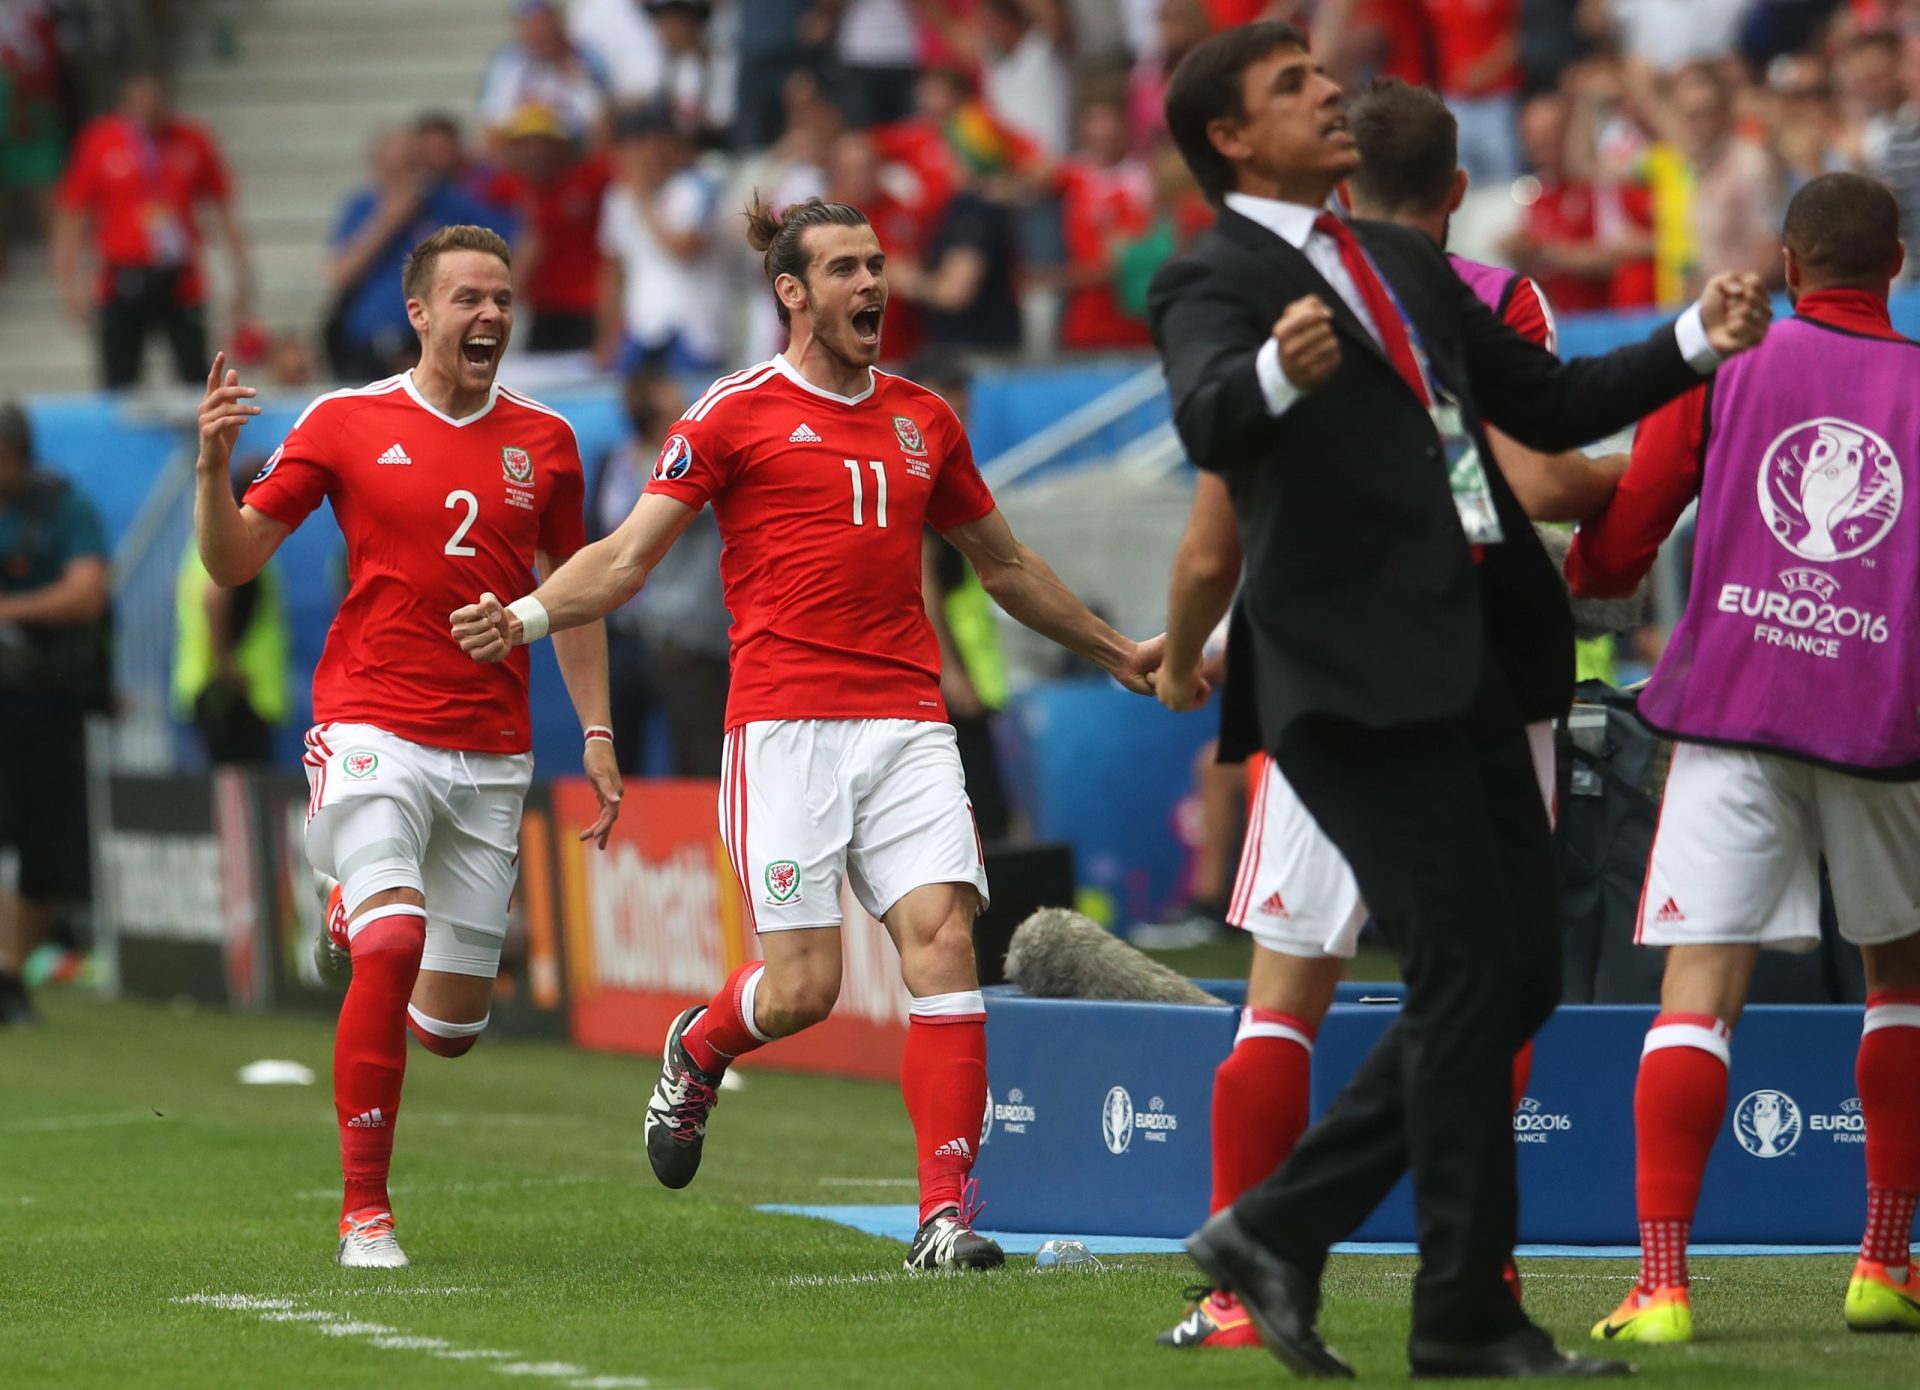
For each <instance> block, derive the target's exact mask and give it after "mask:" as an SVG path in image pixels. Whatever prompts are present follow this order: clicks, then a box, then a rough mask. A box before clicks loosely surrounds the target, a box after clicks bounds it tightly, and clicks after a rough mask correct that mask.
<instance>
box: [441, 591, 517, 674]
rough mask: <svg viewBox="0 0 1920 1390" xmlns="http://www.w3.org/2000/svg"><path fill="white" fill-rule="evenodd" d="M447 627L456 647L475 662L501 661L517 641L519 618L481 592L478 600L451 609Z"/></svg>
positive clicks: (491, 597)
mask: <svg viewBox="0 0 1920 1390" xmlns="http://www.w3.org/2000/svg"><path fill="white" fill-rule="evenodd" d="M447 626H448V627H449V628H450V629H451V630H452V634H453V640H454V641H456V642H458V643H459V644H460V650H461V651H463V652H465V653H466V654H467V655H468V656H470V657H472V658H473V659H474V660H475V661H488V662H492V661H501V660H504V659H505V658H506V655H507V653H508V652H510V651H512V650H513V649H514V647H516V646H517V645H519V641H520V619H518V618H517V617H515V616H514V615H513V614H511V613H509V612H508V611H507V609H506V605H504V604H503V603H501V602H500V600H499V599H497V598H495V597H494V596H493V595H492V594H482V595H480V601H479V602H478V603H469V604H467V605H466V606H465V607H464V608H456V609H454V610H453V612H451V613H449V614H448V615H447Z"/></svg>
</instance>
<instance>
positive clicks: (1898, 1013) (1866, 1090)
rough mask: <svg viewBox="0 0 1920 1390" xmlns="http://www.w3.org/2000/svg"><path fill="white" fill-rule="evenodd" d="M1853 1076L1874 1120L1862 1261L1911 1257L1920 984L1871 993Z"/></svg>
mask: <svg viewBox="0 0 1920 1390" xmlns="http://www.w3.org/2000/svg"><path fill="white" fill-rule="evenodd" d="M1863 1029H1864V1031H1862V1033H1861V1035H1860V1055H1859V1057H1858V1059H1857V1061H1856V1062H1855V1064H1854V1082H1855V1085H1856V1086H1858V1088H1859V1091H1860V1110H1861V1113H1862V1115H1863V1116H1864V1117H1865V1119H1866V1122H1867V1229H1866V1235H1865V1236H1864V1238H1863V1239H1862V1240H1861V1242H1860V1255H1861V1258H1862V1259H1867V1260H1873V1261H1875V1262H1876V1263H1879V1264H1883V1265H1889V1266H1891V1267H1893V1268H1895V1269H1898V1268H1900V1267H1901V1266H1902V1265H1905V1264H1906V1263H1907V1262H1908V1258H1909V1256H1908V1251H1909V1248H1910V1246H1911V1243H1912V1239H1913V1213H1914V1208H1915V1206H1916V1204H1920V990H1891V989H1888V990H1875V991H1874V992H1873V993H1872V994H1870V995H1868V996H1867V1014H1866V1020H1865V1022H1864V1024H1863Z"/></svg>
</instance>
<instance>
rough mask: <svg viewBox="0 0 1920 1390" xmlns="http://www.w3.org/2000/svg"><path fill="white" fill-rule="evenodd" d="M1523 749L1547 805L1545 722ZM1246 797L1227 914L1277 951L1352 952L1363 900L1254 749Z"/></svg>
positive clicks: (1549, 729) (1549, 725) (1550, 790)
mask: <svg viewBox="0 0 1920 1390" xmlns="http://www.w3.org/2000/svg"><path fill="white" fill-rule="evenodd" d="M1527 745H1528V750H1529V751H1530V752H1531V753H1532V754H1533V771H1534V775H1535V776H1536V777H1537V778H1538V779H1539V782H1540V799H1541V800H1542V801H1543V802H1544V803H1545V804H1546V806H1547V814H1548V816H1549V817H1551V816H1552V815H1553V806H1554V785H1555V778H1554V759H1553V722H1552V721H1551V720H1541V721H1540V722H1538V723H1535V724H1529V725H1527ZM1257 762H1258V764H1259V772H1258V780H1257V781H1256V783H1255V785H1254V788H1253V794H1252V796H1251V798H1250V803H1251V804H1250V807H1249V810H1248V813H1247V832H1246V837H1245V839H1244V841H1243V842H1242V844H1241V846H1240V873H1239V875H1238V877H1237V878H1235V880H1234V885H1233V896H1232V897H1231V898H1230V899H1229V900H1228V903H1227V921H1228V922H1230V923H1232V924H1233V925H1234V926H1236V927H1244V928H1245V929H1246V930H1247V931H1250V932H1252V933H1253V939H1254V940H1255V941H1256V942H1258V943H1259V944H1260V945H1262V946H1264V947H1266V948H1267V949H1268V950H1269V951H1277V952H1279V953H1280V954H1281V955H1283V956H1303V957H1306V958H1308V959H1317V958H1319V957H1321V956H1339V957H1340V958H1341V959H1342V960H1350V959H1352V957H1353V952H1354V948H1355V946H1356V945H1357V944H1358V943H1359V940H1360V928H1361V927H1363V926H1365V925H1366V921H1367V905H1366V904H1365V903H1364V902H1362V901H1361V900H1360V885H1359V884H1357V883H1355V882H1354V881H1353V870H1352V869H1350V868H1348V867H1347V861H1346V857H1345V856H1344V855H1342V854H1341V853H1340V851H1339V850H1338V849H1336V848H1335V847H1334V843H1333V841H1331V840H1329V839H1328V838H1327V835H1326V832H1325V831H1324V830H1322V829H1321V828H1320V823H1319V822H1318V821H1316V820H1314V818H1313V814H1312V812H1310V811H1308V810H1307V808H1306V804H1305V803H1304V802H1302V801H1301V800H1300V796H1299V794H1298V793H1297V792H1295V791H1294V789H1293V785H1292V784H1291V783H1290V782H1288V781H1287V779H1286V777H1285V776H1283V775H1282V774H1281V772H1280V769H1279V768H1278V767H1276V766H1274V763H1273V759H1272V758H1269V757H1262V758H1259V759H1257Z"/></svg>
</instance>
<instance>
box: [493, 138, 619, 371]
mask: <svg viewBox="0 0 1920 1390" xmlns="http://www.w3.org/2000/svg"><path fill="white" fill-rule="evenodd" d="M500 135H501V142H502V143H501V148H500V158H501V163H502V166H503V167H502V169H501V172H500V173H499V175H497V176H496V178H495V180H494V184H493V187H492V188H491V189H490V190H489V193H490V194H491V196H490V197H489V199H488V201H490V202H494V203H499V204H501V205H503V206H505V207H508V208H510V209H511V210H512V211H513V215H514V221H515V223H516V225H517V226H518V227H519V228H520V240H519V242H518V244H516V245H515V247H514V249H513V265H514V280H515V282H516V284H517V285H518V287H519V294H518V301H517V302H518V304H519V306H521V307H522V308H524V309H526V310H529V311H531V312H532V314H533V328H532V331H531V332H530V333H529V334H528V337H527V342H526V345H525V346H526V350H527V351H528V352H585V351H586V350H587V349H589V348H591V347H592V346H593V340H594V314H595V311H596V310H597V309H598V307H599V296H600V203H601V200H602V199H603V198H605V196H606V192H607V183H608V180H609V179H610V177H611V171H610V169H609V166H608V161H607V157H606V155H605V154H604V153H596V154H590V155H585V156H583V155H582V154H581V152H580V149H579V147H578V146H577V145H575V144H574V142H573V139H572V137H571V136H569V135H568V133H567V128H566V126H565V125H563V124H562V123H561V121H560V118H559V116H558V115H557V114H556V113H555V112H554V111H553V110H552V109H551V108H549V107H545V106H524V107H522V108H521V109H520V110H518V111H516V112H515V113H514V114H513V116H512V117H510V118H509V119H508V121H507V123H506V124H505V126H503V127H502V128H501V132H500Z"/></svg>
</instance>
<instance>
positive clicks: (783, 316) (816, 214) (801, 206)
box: [746, 189, 868, 328]
mask: <svg viewBox="0 0 1920 1390" xmlns="http://www.w3.org/2000/svg"><path fill="white" fill-rule="evenodd" d="M746 215H747V242H748V244H749V245H751V246H752V247H753V249H754V250H756V251H758V252H760V253H761V255H762V263H763V264H764V265H765V267H766V271H767V283H768V284H769V285H771V284H773V283H774V281H776V280H778V279H779V278H780V277H781V276H782V275H791V276H793V278H794V279H796V280H798V281H800V282H801V283H802V284H805V283H806V279H807V266H808V265H809V264H810V263H811V262H812V260H813V253H812V252H810V251H808V250H807V248H806V235H807V229H808V228H809V227H864V226H867V225H868V223H867V215H866V214H865V213H864V212H862V211H860V209H859V208H857V207H855V206H854V205H853V204H852V203H829V202H827V201H826V200H825V199H822V198H806V199H803V200H801V201H800V202H797V203H789V204H787V206H786V207H785V208H783V209H781V210H780V211H779V212H775V211H774V210H773V207H772V205H771V204H769V203H768V202H767V200H766V199H765V198H762V197H761V196H760V191H759V190H758V189H755V190H754V194H753V201H752V202H750V203H748V204H747V214H746ZM773 302H774V307H775V308H776V310H777V311H778V312H779V314H780V324H781V326H782V327H783V328H784V327H787V326H789V325H790V323H791V321H792V315H791V314H790V313H788V311H787V306H786V305H785V304H784V303H782V302H781V300H780V296H779V295H778V294H777V293H776V294H775V295H774V297H773Z"/></svg>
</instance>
